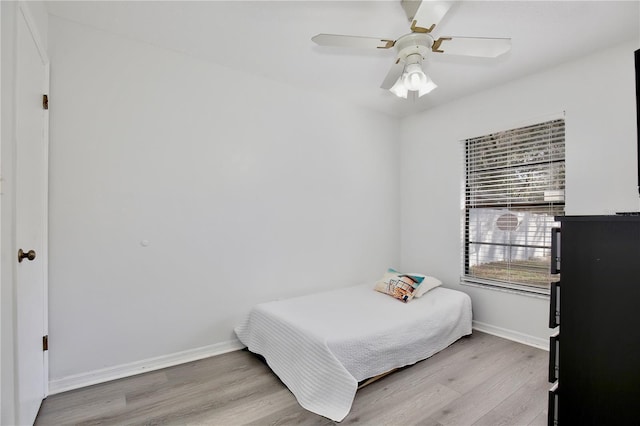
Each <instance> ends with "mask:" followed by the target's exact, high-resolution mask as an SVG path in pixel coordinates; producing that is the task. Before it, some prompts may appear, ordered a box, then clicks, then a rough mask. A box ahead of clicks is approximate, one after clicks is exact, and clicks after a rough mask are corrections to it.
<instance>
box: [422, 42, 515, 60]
mask: <svg viewBox="0 0 640 426" xmlns="http://www.w3.org/2000/svg"><path fill="white" fill-rule="evenodd" d="M431 50H432V51H433V52H435V53H445V54H447V55H462V56H478V57H482V58H496V57H498V56H500V55H502V54H503V53H507V52H508V51H509V50H511V39H510V38H483V37H440V38H439V39H437V40H436V41H434V42H433V46H432V47H431Z"/></svg>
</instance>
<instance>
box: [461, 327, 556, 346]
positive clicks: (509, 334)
mask: <svg viewBox="0 0 640 426" xmlns="http://www.w3.org/2000/svg"><path fill="white" fill-rule="evenodd" d="M473 329H474V330H478V331H482V332H484V333H487V334H493V335H494V336H498V337H502V338H505V339H508V340H513V341H514V342H518V343H523V344H525V345H529V346H533V347H536V348H539V349H544V350H545V351H548V350H549V339H541V338H540V337H536V336H531V335H529V334H524V333H520V332H519V331H514V330H509V329H507V328H502V327H496V326H495V325H491V324H485V323H483V322H480V321H475V320H474V321H473ZM549 335H551V333H549Z"/></svg>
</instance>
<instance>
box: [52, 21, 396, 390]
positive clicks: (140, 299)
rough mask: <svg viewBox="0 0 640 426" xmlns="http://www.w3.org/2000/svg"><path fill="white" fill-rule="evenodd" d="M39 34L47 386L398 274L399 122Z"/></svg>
mask: <svg viewBox="0 0 640 426" xmlns="http://www.w3.org/2000/svg"><path fill="white" fill-rule="evenodd" d="M49 26H50V40H49V44H50V57H51V79H52V81H51V87H52V90H51V92H52V93H51V101H50V105H51V109H50V120H51V133H50V136H51V149H50V162H51V163H50V277H49V286H50V288H49V296H50V302H49V304H50V310H49V312H50V319H49V335H50V340H49V341H50V379H51V381H52V382H56V381H59V382H60V381H62V382H63V381H64V380H65V378H69V377H73V376H74V375H80V376H82V375H85V376H86V377H88V376H89V375H90V373H91V372H95V371H96V370H100V369H103V368H107V369H108V368H111V367H114V366H120V365H129V364H131V365H132V363H133V364H135V363H136V362H138V361H140V360H145V359H150V358H153V357H159V356H164V355H166V354H172V353H176V352H180V351H189V350H191V349H194V348H200V347H208V346H210V345H213V346H214V347H220V348H225V347H231V346H232V345H233V341H234V339H235V337H234V333H233V327H234V325H235V324H237V323H238V321H239V320H240V319H241V317H242V316H243V315H245V314H246V313H247V312H248V310H249V308H250V306H252V305H253V304H255V303H257V302H261V301H267V300H273V299H276V298H283V297H287V296H290V295H299V294H304V293H310V292H313V291H317V290H320V289H328V288H336V287H341V286H346V285H352V284H356V283H360V282H363V281H365V280H372V279H374V278H377V277H378V276H380V275H381V274H382V272H383V271H384V269H385V268H386V267H387V266H392V265H396V264H398V263H399V255H398V253H399V241H400V237H399V236H400V230H399V210H398V204H399V200H400V196H399V193H398V187H399V174H398V171H397V170H398V165H399V151H398V148H397V143H396V139H397V136H396V135H397V134H398V132H399V126H398V125H399V122H398V120H396V119H392V118H389V117H385V116H383V115H380V114H378V113H374V112H367V111H364V110H362V109H360V108H355V107H350V106H346V105H343V104H339V103H334V102H333V101H330V100H329V99H327V98H325V97H323V96H321V95H318V94H312V93H306V92H303V91H300V90H298V89H294V88H292V87H289V86H286V85H281V84H279V83H275V82H271V81H268V80H265V79H262V78H260V77H257V76H251V75H239V74H236V73H233V72H231V71H230V70H228V69H226V68H223V67H220V66H217V65H214V64H211V63H207V62H205V61H201V60H199V59H196V58H192V57H188V56H183V55H180V54H177V53H174V52H171V51H168V50H163V49H160V48H156V47H154V46H150V45H146V44H142V43H137V42H134V41H130V40H127V39H124V38H120V37H118V36H113V35H109V34H107V33H105V32H101V31H95V30H92V29H90V28H87V27H83V26H80V25H77V24H74V23H71V22H68V21H64V20H61V19H59V18H55V17H51V20H50V23H49ZM146 243H148V245H146V246H145V244H146ZM216 345H217V346H216Z"/></svg>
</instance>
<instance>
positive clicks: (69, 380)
mask: <svg viewBox="0 0 640 426" xmlns="http://www.w3.org/2000/svg"><path fill="white" fill-rule="evenodd" d="M242 348H244V345H243V344H242V343H240V341H239V340H229V341H227V342H221V343H216V344H214V345H209V346H203V347H201V348H196V349H189V350H186V351H182V352H176V353H173V354H169V355H162V356H159V357H155V358H148V359H143V360H141V361H135V362H132V363H129V364H122V365H116V366H114V367H108V368H102V369H100V370H93V371H89V372H87V373H81V374H75V375H73V376H68V377H63V378H61V379H55V380H50V381H49V395H54V394H56V393H61V392H66V391H69V390H72V389H78V388H83V387H85V386H91V385H95V384H98V383H104V382H108V381H110V380H115V379H121V378H123V377H129V376H134V375H136V374H141V373H147V372H149V371H154V370H159V369H161V368H166V367H171V366H174V365H178V364H184V363H185V362H191V361H197V360H199V359H203V358H208V357H211V356H214V355H221V354H224V353H227V352H232V351H236V350H239V349H242Z"/></svg>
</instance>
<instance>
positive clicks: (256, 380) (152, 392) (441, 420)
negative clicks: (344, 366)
mask: <svg viewBox="0 0 640 426" xmlns="http://www.w3.org/2000/svg"><path fill="white" fill-rule="evenodd" d="M547 362H548V353H547V352H546V351H543V350H541V349H536V348H532V347H529V346H526V345H522V344H519V343H515V342H512V341H509V340H505V339H501V338H499V337H496V336H492V335H489V334H486V333H482V332H479V331H474V333H473V335H472V336H469V337H464V338H462V339H460V340H459V341H457V342H456V343H454V344H453V345H451V346H449V347H448V348H447V349H445V350H443V351H441V352H439V353H437V354H435V355H434V356H432V357H431V358H429V359H426V360H424V361H420V362H418V363H417V364H415V365H412V366H409V367H405V368H402V369H400V370H398V371H396V372H394V373H392V374H390V375H388V376H386V377H384V378H382V379H380V380H378V381H376V382H374V383H372V384H370V385H368V386H366V387H364V388H363V389H361V390H359V391H358V393H357V394H356V397H355V400H354V402H353V406H352V408H351V412H350V413H349V415H348V416H347V417H346V418H345V419H344V420H343V421H342V422H341V423H339V424H341V425H342V424H344V425H354V424H359V425H376V426H377V425H422V426H543V425H545V424H546V416H547V413H546V409H547V391H548V389H549V384H548V383H547V381H546V375H547ZM67 424H74V425H159V424H162V425H221V426H235V425H254V426H261V425H273V426H275V425H305V426H329V425H335V424H338V423H336V422H334V421H331V420H329V419H327V418H325V417H322V416H318V415H316V414H313V413H311V412H309V411H306V410H305V409H303V408H302V407H300V405H298V403H297V401H296V399H295V397H294V396H293V395H292V394H291V392H289V390H288V389H287V388H286V386H284V384H283V383H282V382H281V381H280V380H279V379H278V377H277V376H276V375H275V374H273V372H272V371H271V370H270V369H269V367H268V366H267V365H266V364H265V363H264V362H263V361H261V360H260V359H259V358H258V357H256V356H255V355H253V354H251V353H249V352H247V351H236V352H231V353H227V354H224V355H219V356H216V357H212V358H207V359H203V360H199V361H194V362H190V363H186V364H182V365H178V366H175V367H170V368H166V369H163V370H158V371H153V372H149V373H146V374H141V375H137V376H133V377H128V378H124V379H120V380H114V381H112V382H108V383H103V384H99V385H94V386H90V387H86V388H82V389H77V390H73V391H69V392H65V393H61V394H57V395H52V396H50V397H48V398H47V399H46V400H45V401H43V403H42V407H41V409H40V413H39V414H38V417H37V419H36V422H35V425H36V426H49V425H67Z"/></svg>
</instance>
